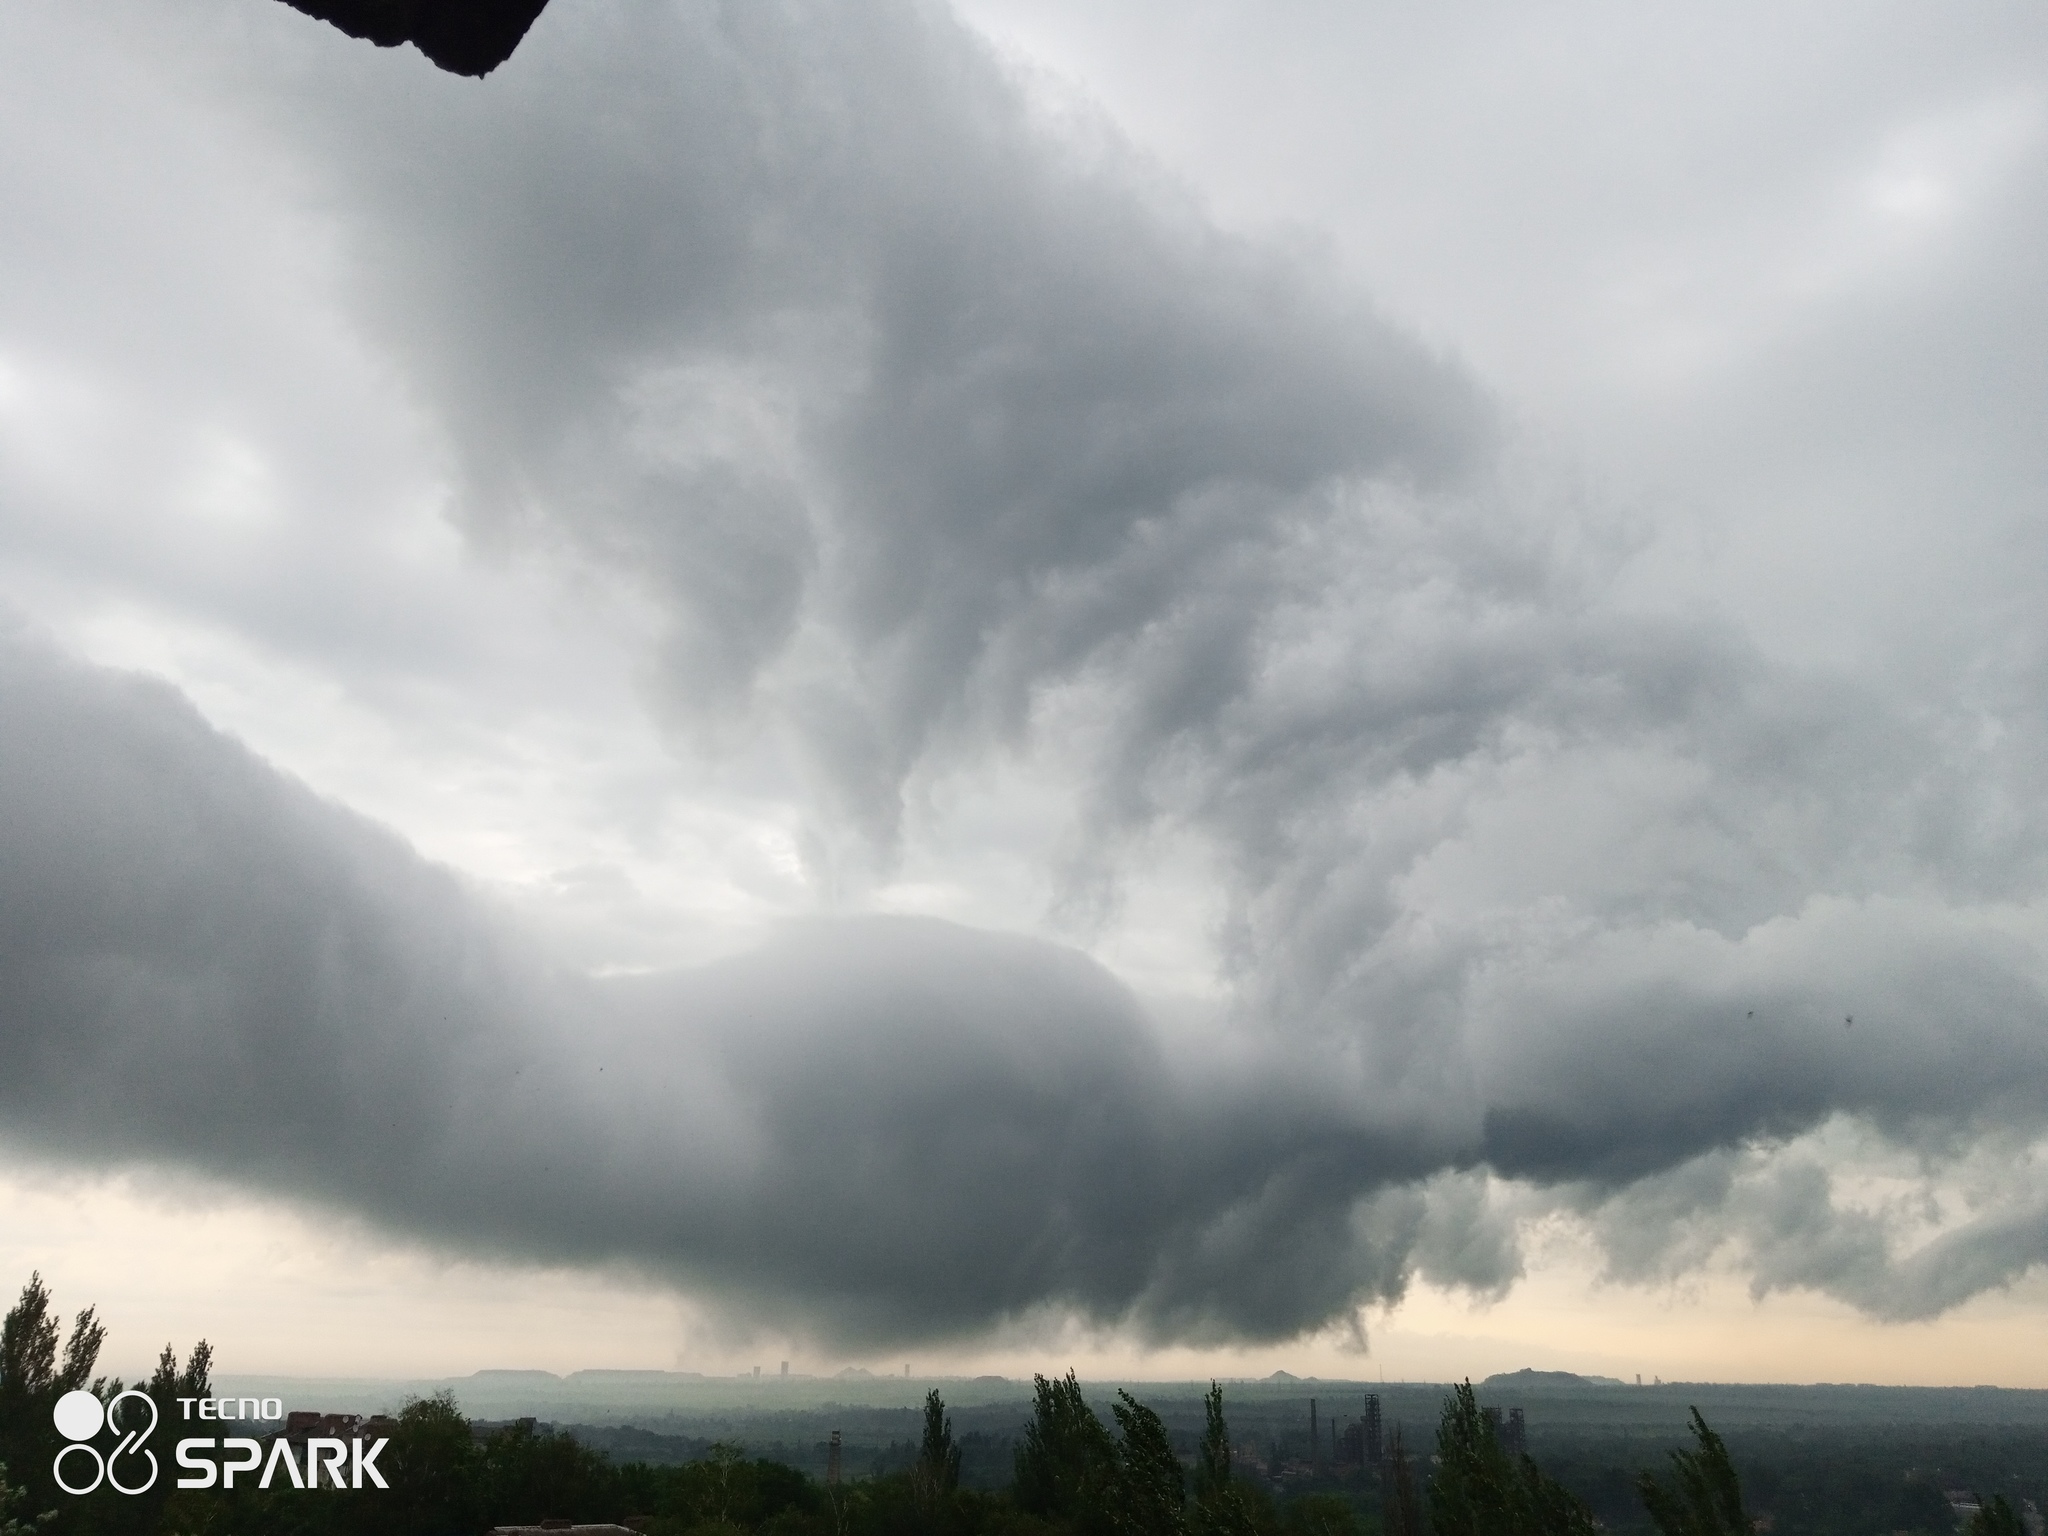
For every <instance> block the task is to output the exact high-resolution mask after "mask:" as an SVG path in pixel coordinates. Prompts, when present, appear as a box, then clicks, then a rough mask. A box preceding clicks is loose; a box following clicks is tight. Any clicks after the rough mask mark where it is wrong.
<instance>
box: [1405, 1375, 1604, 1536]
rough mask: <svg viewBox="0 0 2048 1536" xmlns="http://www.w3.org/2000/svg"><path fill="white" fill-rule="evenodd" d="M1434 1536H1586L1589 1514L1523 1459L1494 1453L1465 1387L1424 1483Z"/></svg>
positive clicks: (1444, 1424)
mask: <svg viewBox="0 0 2048 1536" xmlns="http://www.w3.org/2000/svg"><path fill="white" fill-rule="evenodd" d="M1429 1524H1430V1528H1431V1530H1432V1531H1434V1532H1435V1533H1436V1536H1592V1533H1593V1531H1594V1525H1593V1516H1592V1513H1591V1512H1590V1511H1589V1510H1588V1509H1587V1508H1586V1506H1585V1505H1583V1504H1581V1503H1580V1502H1579V1501H1578V1499H1577V1498H1575V1497H1574V1496H1573V1495H1572V1494H1571V1493H1570V1491H1568V1490H1567V1489H1566V1488H1565V1487H1564V1486H1563V1484H1561V1483H1558V1482H1556V1481H1554V1480H1552V1479H1551V1478H1548V1477H1546V1476H1544V1475H1543V1472H1542V1470H1541V1469H1540V1468H1539V1467H1537V1465H1536V1463H1535V1462H1533V1461H1531V1460H1530V1459H1529V1458H1528V1457H1527V1456H1520V1457H1510V1456H1509V1455H1508V1453H1507V1452H1506V1451H1505V1450H1503V1449H1502V1448H1501V1443H1500V1437H1499V1436H1498V1435H1497V1434H1495V1433H1494V1428H1493V1421H1492V1420H1491V1419H1489V1418H1488V1417H1487V1416H1486V1415H1485V1414H1484V1413H1482V1412H1481V1411H1480V1408H1479V1399H1478V1397H1477V1395H1476V1394H1475V1393H1474V1392H1473V1390H1472V1383H1471V1382H1469V1381H1467V1382H1465V1383H1463V1384H1461V1385H1460V1386H1457V1387H1455V1388H1453V1389H1452V1392H1451V1396H1450V1397H1449V1398H1448V1399H1447V1400H1446V1401H1445V1403H1444V1412H1443V1418H1442V1420H1441V1421H1440V1422H1439V1423H1438V1425H1437V1434H1436V1467H1435V1470H1434V1471H1432V1472H1431V1474H1430V1479H1429Z"/></svg>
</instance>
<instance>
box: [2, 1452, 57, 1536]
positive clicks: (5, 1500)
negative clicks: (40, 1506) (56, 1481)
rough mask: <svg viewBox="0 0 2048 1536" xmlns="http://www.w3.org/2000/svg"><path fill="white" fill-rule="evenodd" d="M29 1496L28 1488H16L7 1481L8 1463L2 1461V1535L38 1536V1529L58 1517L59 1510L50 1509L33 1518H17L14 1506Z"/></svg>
mask: <svg viewBox="0 0 2048 1536" xmlns="http://www.w3.org/2000/svg"><path fill="white" fill-rule="evenodd" d="M27 1497H28V1490H27V1489H25V1488H16V1487H14V1486H13V1485H12V1484H10V1483H9V1482H8V1481H7V1463H5V1462H4V1461H0V1536H36V1532H37V1531H38V1530H40V1529H41V1528H42V1527H43V1526H45V1525H47V1524H49V1523H50V1522H51V1521H52V1520H54V1519H56V1518H57V1511H55V1510H54V1509H50V1510H45V1511H44V1512H43V1513H42V1514H40V1515H37V1516H36V1517H35V1518H34V1519H33V1520H17V1519H15V1518H14V1507H15V1506H16V1505H17V1504H20V1503H21V1502H22V1501H23V1500H25V1499H26V1498H27Z"/></svg>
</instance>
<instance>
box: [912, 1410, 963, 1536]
mask: <svg viewBox="0 0 2048 1536" xmlns="http://www.w3.org/2000/svg"><path fill="white" fill-rule="evenodd" d="M910 1477H911V1485H912V1491H913V1492H914V1494H915V1496H916V1500H917V1505H918V1508H919V1509H921V1510H922V1511H924V1512H925V1513H926V1514H927V1515H932V1514H935V1513H936V1512H937V1511H938V1510H939V1509H940V1508H941V1507H942V1506H943V1505H944V1504H945V1503H946V1501H947V1500H948V1499H950V1498H951V1497H952V1496H953V1494H954V1492H955V1490H957V1489H958V1488H959V1486H960V1447H959V1446H957V1445H955V1444H954V1443H953V1421H952V1420H951V1419H950V1418H948V1417H947V1415H946V1401H945V1399H944V1398H942V1397H940V1396H939V1393H938V1389H937V1388H936V1387H935V1388H933V1389H932V1390H931V1391H929V1392H927V1393H925V1395H924V1443H923V1444H922V1445H921V1446H920V1447H919V1448H918V1453H917V1465H916V1466H915V1467H913V1468H912V1469H911V1474H910Z"/></svg>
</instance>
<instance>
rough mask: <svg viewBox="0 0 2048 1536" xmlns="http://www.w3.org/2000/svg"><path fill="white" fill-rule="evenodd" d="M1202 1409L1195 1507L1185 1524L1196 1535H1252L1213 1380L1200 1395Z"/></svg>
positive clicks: (1220, 1391) (1220, 1397)
mask: <svg viewBox="0 0 2048 1536" xmlns="http://www.w3.org/2000/svg"><path fill="white" fill-rule="evenodd" d="M1202 1411H1203V1420H1204V1422H1203V1426H1202V1443H1201V1444H1200V1445H1199V1446H1197V1447H1196V1448H1195V1507H1194V1510H1193V1512H1192V1513H1191V1515H1190V1517H1189V1520H1188V1525H1189V1527H1190V1529H1192V1530H1193V1531H1195V1532H1196V1533H1197V1536H1252V1533H1253V1531H1254V1530H1255V1529H1256V1526H1255V1524H1254V1521H1253V1516H1252V1510H1251V1506H1250V1503H1249V1501H1248V1500H1247V1499H1246V1498H1245V1495H1244V1490H1243V1489H1242V1488H1239V1487H1238V1486H1236V1484H1234V1483H1233V1482H1232V1481H1231V1476H1232V1471H1231V1455H1230V1426H1229V1424H1228V1423H1226V1422H1225V1421H1224V1418H1223V1388H1222V1387H1220V1386H1218V1385H1217V1384H1216V1383H1215V1382H1213V1381H1212V1382H1210V1383H1209V1390H1208V1392H1207V1394H1205V1395H1204V1397H1203V1398H1202Z"/></svg>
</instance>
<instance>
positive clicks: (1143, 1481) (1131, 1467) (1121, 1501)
mask: <svg viewBox="0 0 2048 1536" xmlns="http://www.w3.org/2000/svg"><path fill="white" fill-rule="evenodd" d="M1110 1411H1111V1412H1112V1413H1114V1414H1115V1415H1116V1422H1117V1428H1118V1429H1119V1430H1121V1431H1122V1436H1121V1438H1120V1439H1119V1441H1118V1443H1117V1448H1116V1473H1115V1477H1114V1479H1113V1485H1112V1493H1113V1499H1112V1502H1111V1505H1110V1508H1109V1510H1108V1511H1107V1513H1108V1514H1109V1517H1110V1525H1111V1528H1112V1529H1114V1530H1116V1531H1117V1532H1119V1533H1121V1536H1181V1533H1182V1532H1184V1531H1186V1529H1187V1520H1186V1518H1185V1515H1184V1510H1185V1507H1186V1504H1187V1490H1186V1488H1185V1487H1184V1486H1183V1485H1182V1482H1181V1472H1180V1458H1179V1457H1178V1456H1176V1455H1174V1453H1173V1442H1172V1441H1171V1440H1169V1439H1168V1438H1167V1434H1166V1426H1165V1425H1164V1424H1162V1423H1161V1422H1160V1421H1159V1415H1158V1414H1156V1413H1154V1412H1153V1411H1152V1410H1151V1409H1150V1408H1147V1407H1146V1406H1145V1405H1144V1404H1143V1403H1141V1402H1139V1401H1138V1400H1137V1399H1136V1398H1135V1397H1133V1396H1131V1394H1130V1393H1128V1392H1118V1393H1117V1401H1116V1402H1115V1403H1114V1404H1113V1405H1111V1408H1110Z"/></svg>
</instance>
